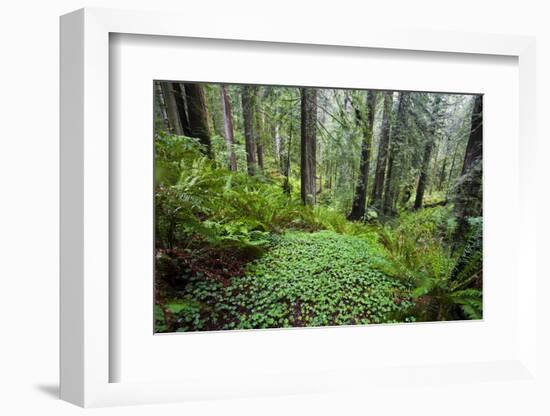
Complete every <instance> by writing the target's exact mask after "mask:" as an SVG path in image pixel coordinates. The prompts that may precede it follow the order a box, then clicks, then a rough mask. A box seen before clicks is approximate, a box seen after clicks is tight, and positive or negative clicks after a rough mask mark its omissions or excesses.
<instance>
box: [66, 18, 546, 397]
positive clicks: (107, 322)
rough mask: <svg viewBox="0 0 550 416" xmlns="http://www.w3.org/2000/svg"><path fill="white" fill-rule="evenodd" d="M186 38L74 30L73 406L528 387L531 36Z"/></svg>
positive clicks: (531, 338) (156, 21)
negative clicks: (439, 387)
mask: <svg viewBox="0 0 550 416" xmlns="http://www.w3.org/2000/svg"><path fill="white" fill-rule="evenodd" d="M186 21H187V22H189V20H186ZM180 22H181V17H180V16H175V15H171V14H168V13H145V12H126V11H113V10H96V9H92V10H89V9H85V10H80V11H77V12H74V13H72V14H69V15H66V16H64V17H62V20H61V80H62V89H61V100H62V107H61V110H62V121H61V143H62V144H61V207H62V216H61V219H62V221H61V244H62V259H61V290H62V294H61V297H62V299H61V396H62V398H64V399H65V400H68V401H70V402H73V403H76V404H78V405H81V406H104V405H114V404H137V403H155V402H164V401H185V400H193V399H199V398H200V399H205V398H231V397H253V396H261V395H272V394H288V393H290V394H298V393H312V392H313V393H318V392H329V391H357V392H361V391H364V390H366V389H368V390H369V391H376V392H378V393H379V394H381V395H384V394H387V390H388V389H387V387H388V385H389V386H391V389H400V391H401V390H403V391H404V392H405V393H404V394H411V393H410V392H409V393H406V392H407V390H408V388H409V387H410V386H411V385H412V384H415V385H416V386H417V387H418V384H420V386H421V387H419V388H424V387H422V386H425V388H429V387H428V386H429V385H430V383H442V384H445V383H451V382H456V381H458V380H460V382H461V383H465V384H467V385H469V386H476V388H479V389H487V394H489V395H490V394H497V393H496V390H490V389H491V387H487V386H490V385H492V384H491V383H501V382H506V383H509V384H508V385H509V386H510V388H516V387H517V385H519V384H521V383H523V384H522V385H527V384H525V382H526V381H529V383H536V379H534V378H533V377H534V376H533V374H534V370H535V368H536V363H535V361H534V358H535V348H536V337H535V334H536V324H535V322H536V321H535V319H534V318H535V315H536V304H535V302H533V298H534V293H535V292H534V290H535V283H536V272H535V271H534V262H532V258H531V257H530V256H531V254H530V251H529V247H532V245H533V244H534V236H533V234H532V233H531V232H530V231H528V230H531V229H533V227H534V224H533V221H534V220H533V218H532V217H530V216H528V215H525V212H526V211H525V210H526V207H527V205H526V204H527V201H528V200H529V197H530V195H532V192H533V190H532V189H531V185H530V183H529V181H528V177H529V175H530V172H532V169H533V166H534V163H533V161H534V154H533V148H532V147H530V146H531V144H532V143H533V141H534V140H535V136H534V131H533V130H532V129H533V127H532V125H533V123H530V122H528V121H529V117H532V114H534V111H532V110H533V108H534V101H533V96H534V90H535V81H534V77H533V71H534V46H533V45H534V41H533V40H532V39H530V38H521V37H514V36H504V35H502V36H493V35H481V34H464V33H462V34H452V33H441V34H438V35H437V36H433V34H432V33H430V34H429V35H428V34H426V33H424V32H420V31H418V32H407V33H406V34H404V33H403V32H399V31H394V30H393V29H392V30H391V31H390V30H389V29H388V30H381V29H380V30H379V29H366V30H365V29H362V30H361V31H360V32H356V29H353V28H350V29H349V31H344V32H342V33H341V34H339V35H330V36H328V35H326V34H325V33H324V32H323V31H321V30H319V31H316V30H313V31H312V32H308V34H307V35H303V34H302V33H301V32H299V31H297V30H289V31H287V32H284V33H280V31H278V30H277V28H276V27H275V26H272V25H269V24H267V25H265V27H263V28H262V29H259V28H258V27H255V28H251V30H250V32H248V34H247V35H246V36H244V35H236V34H234V33H233V32H232V31H231V29H230V27H228V26H227V25H225V26H224V25H223V24H222V25H219V26H216V29H215V30H212V31H208V30H206V29H205V28H204V27H203V26H201V25H200V24H199V22H189V24H186V25H185V26H182V25H181V24H180ZM243 27H246V25H245V26H243ZM304 36H305V37H304ZM502 120H506V123H502V122H500V121H502ZM518 149H519V153H518ZM504 206H505V207H506V212H503V210H502V207H504ZM511 217H513V218H518V219H519V220H518V221H516V222H510V221H509V219H510V218H511ZM520 222H521V224H520ZM503 229H506V230H507V238H506V239H503V238H502V235H501V230H503ZM520 269H521V270H522V275H521V279H519V270H520ZM404 345H406V348H403V346H404ZM220 350H223V354H220ZM228 357H230V359H229V358H228ZM395 380H399V383H397V384H396V381H395ZM384 386H386V387H384ZM455 387H456V386H455ZM464 388H466V387H464ZM526 388H527V387H526ZM451 390H452V389H450V388H449V389H448V390H444V391H442V395H441V398H440V399H441V400H445V397H450V395H452V394H453V392H452V391H451ZM484 391H485V390H484ZM378 393H377V394H378Z"/></svg>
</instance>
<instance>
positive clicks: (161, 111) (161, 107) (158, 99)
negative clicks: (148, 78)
mask: <svg viewBox="0 0 550 416" xmlns="http://www.w3.org/2000/svg"><path fill="white" fill-rule="evenodd" d="M160 84H161V83H160V82H159V81H155V117H156V118H157V120H158V121H159V122H160V128H161V129H162V130H170V124H169V121H168V114H166V101H165V99H164V95H163V93H162V87H161V85H160Z"/></svg>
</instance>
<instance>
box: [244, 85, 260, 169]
mask: <svg viewBox="0 0 550 416" xmlns="http://www.w3.org/2000/svg"><path fill="white" fill-rule="evenodd" d="M253 89H254V87H251V86H248V85H244V86H243V87H242V90H241V101H242V106H243V124H244V141H245V148H246V166H247V170H248V174H249V175H251V176H252V175H255V174H256V173H257V170H258V165H257V163H256V143H255V134H254V90H253Z"/></svg>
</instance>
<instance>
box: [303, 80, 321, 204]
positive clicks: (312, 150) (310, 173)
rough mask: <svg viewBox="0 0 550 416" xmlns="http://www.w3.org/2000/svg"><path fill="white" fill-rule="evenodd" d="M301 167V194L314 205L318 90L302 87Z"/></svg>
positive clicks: (308, 202)
mask: <svg viewBox="0 0 550 416" xmlns="http://www.w3.org/2000/svg"><path fill="white" fill-rule="evenodd" d="M300 94H301V140H300V154H301V166H300V167H301V169H300V194H301V197H302V202H303V203H304V204H307V205H313V204H315V202H316V199H317V192H316V189H315V188H316V186H315V185H316V183H315V182H316V173H315V168H316V152H317V90H316V89H315V88H301V89H300Z"/></svg>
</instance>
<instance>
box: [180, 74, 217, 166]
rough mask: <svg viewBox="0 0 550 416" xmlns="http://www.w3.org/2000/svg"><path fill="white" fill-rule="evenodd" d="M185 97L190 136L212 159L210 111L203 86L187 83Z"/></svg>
mask: <svg viewBox="0 0 550 416" xmlns="http://www.w3.org/2000/svg"><path fill="white" fill-rule="evenodd" d="M185 97H186V100H187V111H188V113H189V135H190V136H191V137H195V138H197V139H199V141H200V143H201V144H202V145H203V146H204V148H205V152H206V155H207V156H208V157H210V158H211V157H212V143H211V141H210V127H209V125H208V111H207V108H206V99H205V97H204V91H203V89H202V85H200V84H190V83H186V84H185Z"/></svg>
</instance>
